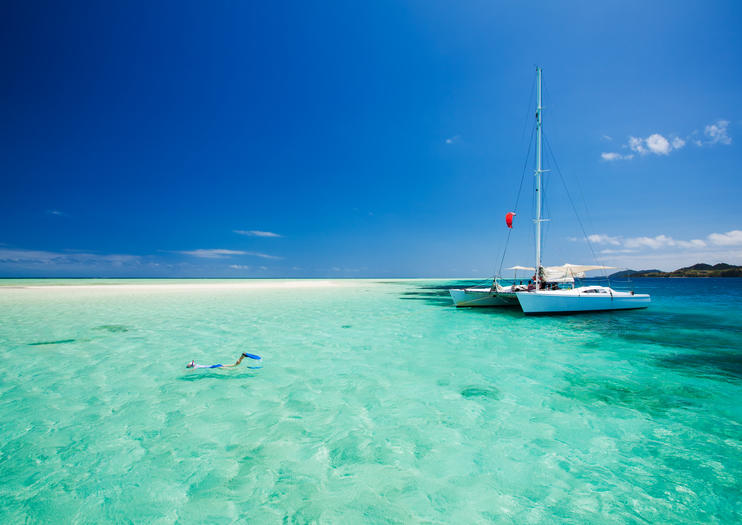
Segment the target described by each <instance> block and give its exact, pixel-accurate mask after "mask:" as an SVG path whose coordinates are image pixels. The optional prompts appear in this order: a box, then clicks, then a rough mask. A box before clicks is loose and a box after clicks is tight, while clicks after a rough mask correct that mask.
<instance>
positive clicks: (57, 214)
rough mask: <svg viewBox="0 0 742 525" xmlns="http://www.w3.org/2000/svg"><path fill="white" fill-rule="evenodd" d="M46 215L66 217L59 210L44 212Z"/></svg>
mask: <svg viewBox="0 0 742 525" xmlns="http://www.w3.org/2000/svg"><path fill="white" fill-rule="evenodd" d="M46 213H48V214H49V215H56V216H58V217H66V216H67V214H66V213H65V212H63V211H59V210H46Z"/></svg>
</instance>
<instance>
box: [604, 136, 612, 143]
mask: <svg viewBox="0 0 742 525" xmlns="http://www.w3.org/2000/svg"><path fill="white" fill-rule="evenodd" d="M601 139H602V140H604V141H606V142H610V141H612V140H613V137H611V136H610V135H603V136H602V137H601Z"/></svg>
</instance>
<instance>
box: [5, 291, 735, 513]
mask: <svg viewBox="0 0 742 525" xmlns="http://www.w3.org/2000/svg"><path fill="white" fill-rule="evenodd" d="M96 282H100V281H96ZM113 282H114V283H115V281H113ZM127 282H130V281H127ZM188 282H189V283H198V281H188ZM208 282H211V281H208ZM52 283H53V282H48V281H44V282H41V283H40V282H23V281H0V358H1V359H2V365H1V366H0V422H1V423H0V479H1V481H0V497H1V498H2V501H3V504H2V505H0V522H2V523H14V522H23V521H25V520H29V521H32V522H38V521H44V522H71V521H73V522H74V521H77V522H91V523H92V522H104V521H122V520H123V521H133V522H158V523H171V522H181V523H195V522H208V523H222V522H224V523H229V522H234V521H245V522H254V523H282V522H285V523H306V522H321V523H361V522H373V523H384V522H418V521H425V522H446V523H483V522H500V523H539V522H555V521H559V522H567V523H585V522H605V523H640V522H681V523H683V522H684V523H697V522H722V523H724V522H726V523H729V522H739V521H740V520H742V499H741V498H740V497H739V494H740V492H742V491H741V490H740V489H741V487H742V408H740V399H742V329H741V328H740V314H742V280H740V279H726V280H723V279H719V280H714V279H698V280H694V279H673V280H661V279H658V280H649V279H644V280H640V281H638V282H637V283H636V289H637V291H642V292H649V293H651V294H652V296H653V304H652V306H651V307H650V308H649V309H648V310H639V311H628V312H614V313H595V314H583V315H575V316H559V317H535V318H531V317H524V316H523V315H522V314H521V313H519V312H518V311H516V310H508V309H487V310H482V309H455V308H453V307H451V306H450V300H449V299H448V297H447V294H446V291H445V289H444V287H445V286H448V285H451V284H454V283H453V282H451V281H431V280H413V281H364V280H359V281H331V282H330V284H331V285H332V286H326V287H312V288H297V289H292V288H287V287H270V284H271V283H270V282H269V281H260V283H262V284H263V285H264V286H263V287H256V288H245V287H242V288H235V289H230V288H222V289H213V288H204V289H200V288H187V287H177V286H175V287H170V288H160V289H152V288H145V287H143V288H136V287H130V286H125V287H121V286H118V287H117V286H98V287H84V288H79V287H70V286H66V287H59V288H39V287H36V286H29V287H27V288H23V287H22V286H26V285H37V284H52ZM81 283H84V281H76V282H75V283H74V284H81ZM147 283H149V284H151V283H152V281H147ZM67 284H70V283H69V282H68V283H67ZM279 284H281V283H279ZM241 351H248V352H252V353H258V354H261V355H262V356H264V367H263V368H262V369H259V370H249V369H247V368H240V369H238V370H233V371H204V370H201V371H189V370H186V368H185V365H186V363H187V362H188V361H190V360H191V359H195V360H196V361H197V362H200V363H205V364H210V363H227V362H233V361H234V360H235V359H236V358H237V356H238V355H239V354H240V352H241ZM244 364H245V363H243V365H244Z"/></svg>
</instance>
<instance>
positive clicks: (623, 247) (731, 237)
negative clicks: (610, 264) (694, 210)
mask: <svg viewBox="0 0 742 525" xmlns="http://www.w3.org/2000/svg"><path fill="white" fill-rule="evenodd" d="M587 238H588V240H589V241H590V242H592V243H594V244H608V245H611V246H616V247H620V248H619V249H614V248H609V249H605V250H602V251H601V253H603V254H611V253H631V252H639V251H641V250H646V249H650V250H663V249H668V248H683V249H686V250H701V249H704V248H708V247H709V246H725V247H726V246H742V230H731V231H728V232H726V233H711V234H709V235H707V236H706V238H705V239H689V240H685V239H674V238H673V237H670V236H669V235H664V234H661V235H656V236H654V237H647V236H644V237H628V238H624V237H618V236H611V235H606V234H604V233H594V234H592V235H588V237H587ZM569 240H570V241H576V240H577V238H575V237H569Z"/></svg>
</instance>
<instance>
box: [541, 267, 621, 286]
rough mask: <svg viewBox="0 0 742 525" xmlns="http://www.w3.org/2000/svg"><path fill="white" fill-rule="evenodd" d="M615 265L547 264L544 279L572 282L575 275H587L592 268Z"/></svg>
mask: <svg viewBox="0 0 742 525" xmlns="http://www.w3.org/2000/svg"><path fill="white" fill-rule="evenodd" d="M614 268H615V266H597V265H590V264H569V263H567V264H563V265H561V266H545V267H544V281H547V282H550V283H571V282H574V280H575V277H577V278H578V279H579V278H582V277H585V272H589V271H590V270H609V269H614Z"/></svg>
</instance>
